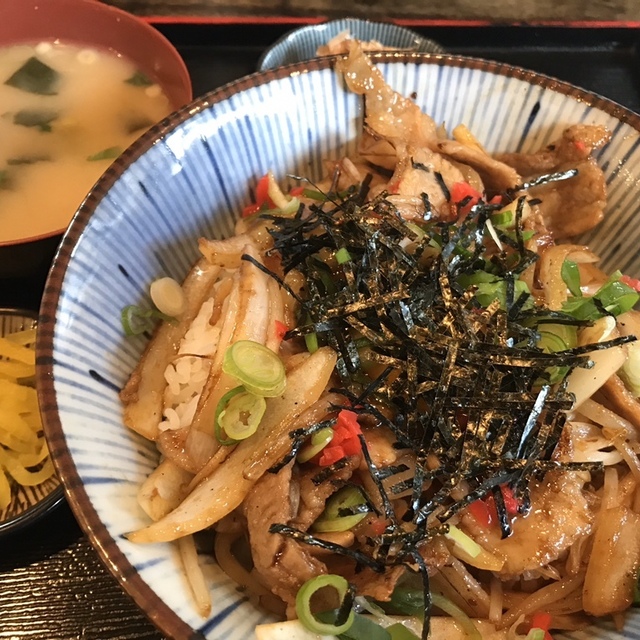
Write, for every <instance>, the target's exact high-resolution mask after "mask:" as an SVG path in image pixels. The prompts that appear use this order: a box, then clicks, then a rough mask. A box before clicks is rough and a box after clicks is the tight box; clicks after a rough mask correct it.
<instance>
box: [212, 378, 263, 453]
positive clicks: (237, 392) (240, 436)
mask: <svg viewBox="0 0 640 640" xmlns="http://www.w3.org/2000/svg"><path fill="white" fill-rule="evenodd" d="M266 408H267V403H266V401H265V399H264V398H263V397H262V396H257V395H255V394H254V393H250V392H249V391H247V390H246V389H245V388H244V387H243V386H239V387H236V388H235V389H232V390H231V391H229V392H227V393H225V394H224V395H223V396H222V398H220V402H219V403H218V406H217V407H216V417H215V421H216V424H215V433H216V438H217V439H218V441H219V442H220V444H223V445H229V444H235V443H236V442H239V441H240V440H245V439H246V438H248V437H250V436H252V435H253V434H254V433H255V432H256V430H257V428H258V426H259V425H260V421H261V420H262V416H263V415H264V412H265V410H266ZM223 432H224V433H225V434H226V435H227V436H228V438H225V437H224V436H223V435H222V433H223Z"/></svg>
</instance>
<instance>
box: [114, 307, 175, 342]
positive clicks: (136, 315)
mask: <svg viewBox="0 0 640 640" xmlns="http://www.w3.org/2000/svg"><path fill="white" fill-rule="evenodd" d="M120 320H121V322H122V328H123V329H124V332H125V334H126V335H128V336H137V335H140V334H141V333H144V332H145V331H151V330H152V329H153V327H154V322H153V320H167V321H169V322H172V321H173V320H174V319H173V318H171V317H169V316H167V315H165V314H164V313H162V312H161V311H158V310H157V309H143V308H142V307H139V306H138V305H135V304H130V305H127V306H126V307H124V309H122V311H121V313H120Z"/></svg>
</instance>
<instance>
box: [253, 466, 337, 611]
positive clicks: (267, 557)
mask: <svg viewBox="0 0 640 640" xmlns="http://www.w3.org/2000/svg"><path fill="white" fill-rule="evenodd" d="M292 469H293V464H292V463H291V464H288V465H287V466H285V467H283V468H282V469H281V470H280V471H279V472H278V473H275V474H273V473H266V474H265V475H264V476H262V478H261V479H260V480H259V481H258V482H257V483H256V485H255V486H254V487H253V489H252V490H251V491H250V492H249V494H248V495H247V497H246V499H245V501H244V503H243V511H244V514H245V517H246V519H247V529H248V531H249V542H250V545H251V555H252V557H253V562H254V567H255V570H256V572H257V573H258V574H259V575H260V577H261V578H262V582H263V583H264V584H266V585H269V588H270V589H271V591H273V593H274V594H275V595H277V596H278V597H279V598H282V600H283V601H284V602H285V603H286V604H287V605H289V606H290V607H291V606H292V605H293V604H294V603H295V599H296V594H297V592H298V589H300V587H301V586H302V585H303V584H304V583H305V582H306V581H307V580H309V579H310V578H313V577H314V576H317V575H320V574H321V573H326V567H325V565H324V564H323V563H322V562H320V561H319V560H317V559H316V558H314V557H313V556H312V555H311V554H310V553H308V552H307V550H306V549H305V548H304V546H303V545H301V544H300V543H298V542H296V541H295V540H293V539H291V538H287V537H285V536H281V535H279V534H274V533H269V527H271V525H272V524H279V523H287V522H289V521H290V520H291V519H292V517H294V515H295V512H296V510H297V505H295V504H294V502H296V501H297V500H292V493H293V494H294V495H295V496H297V492H298V487H297V486H295V483H296V481H295V480H294V479H293V477H292ZM292 485H294V486H292Z"/></svg>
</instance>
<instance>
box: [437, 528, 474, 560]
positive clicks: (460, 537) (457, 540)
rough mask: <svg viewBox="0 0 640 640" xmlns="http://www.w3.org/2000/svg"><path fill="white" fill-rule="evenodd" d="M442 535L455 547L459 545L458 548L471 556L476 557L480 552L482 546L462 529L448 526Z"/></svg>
mask: <svg viewBox="0 0 640 640" xmlns="http://www.w3.org/2000/svg"><path fill="white" fill-rule="evenodd" d="M444 537H445V538H447V539H449V540H451V541H452V542H453V544H454V545H455V546H456V547H460V549H462V550H463V551H464V552H465V553H466V554H467V555H470V556H471V557H472V558H477V557H478V556H479V555H480V554H481V553H482V547H481V546H480V545H479V544H478V543H477V542H476V541H475V540H474V539H473V538H470V537H469V536H468V535H467V534H466V533H465V532H464V531H462V530H460V529H458V527H456V526H454V525H450V526H449V531H447V533H445V534H444Z"/></svg>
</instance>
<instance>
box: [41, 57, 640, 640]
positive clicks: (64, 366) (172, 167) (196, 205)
mask: <svg viewBox="0 0 640 640" xmlns="http://www.w3.org/2000/svg"><path fill="white" fill-rule="evenodd" d="M374 60H375V61H376V62H377V64H378V65H379V66H380V68H381V70H382V72H383V73H384V75H385V77H386V78H387V80H388V81H389V83H390V84H391V85H392V86H393V87H394V88H395V89H397V90H398V91H400V92H401V93H402V94H404V95H407V96H408V95H411V94H414V93H415V95H416V96H417V97H416V100H417V103H418V104H419V105H420V106H421V107H422V108H424V109H425V110H426V111H427V112H428V113H430V114H432V115H433V116H434V118H435V120H436V121H437V122H446V123H447V125H448V126H454V125H456V124H458V123H466V124H467V125H468V127H469V128H470V129H471V131H472V132H473V133H474V134H475V135H476V136H477V138H478V139H479V140H480V142H481V143H482V144H483V145H484V146H485V147H486V148H488V149H489V150H491V151H506V150H518V151H530V150H533V149H537V148H539V147H540V146H542V145H545V144H547V143H548V142H550V141H551V140H553V139H554V138H556V137H558V136H559V135H560V133H561V131H562V130H563V129H564V128H565V127H566V126H567V125H569V124H572V123H577V122H583V123H597V124H603V125H606V126H607V127H608V128H609V129H610V130H611V131H612V134H613V137H612V140H611V142H610V143H609V144H608V145H607V146H606V147H605V148H604V149H602V150H600V151H599V152H598V153H597V159H598V162H599V163H600V165H601V166H602V167H603V169H604V172H605V175H606V179H607V184H608V189H609V201H608V212H607V217H606V219H605V221H604V223H603V224H602V225H601V226H600V227H599V228H598V229H597V230H596V231H594V232H592V233H590V234H589V236H588V237H586V238H584V239H583V240H584V241H585V242H588V243H589V244H590V245H591V248H592V249H593V250H594V251H595V252H596V253H597V254H600V255H601V256H602V258H603V263H604V268H605V269H608V270H612V269H616V268H619V269H621V270H622V271H623V272H625V273H627V274H629V275H631V276H634V277H639V276H640V253H639V252H638V246H640V224H638V222H640V198H639V197H638V189H639V185H640V117H639V116H637V115H635V114H633V113H631V112H629V111H627V110H625V109H624V108H622V107H620V106H618V105H616V104H614V103H612V102H610V101H608V100H606V99H604V98H602V97H599V96H596V95H593V94H590V93H587V92H585V91H582V90H581V89H578V88H576V87H573V86H570V85H568V84H564V83H562V82H559V81H556V80H553V79H551V78H548V77H544V76H540V75H537V74H535V73H532V72H529V71H524V70H522V69H518V68H514V67H510V66H507V65H504V64H498V63H493V62H487V61H481V60H474V59H469V58H462V57H449V56H442V57H441V56H437V57H435V58H434V57H430V56H421V55H418V54H405V55H401V54H376V55H374ZM333 63H334V61H333V59H332V58H323V59H317V60H314V61H311V62H309V63H303V64H299V65H297V66H291V67H287V68H281V69H278V70H275V71H270V72H267V73H264V74H256V75H253V76H250V77H248V78H245V79H241V80H239V81H238V82H235V83H232V84H230V85H227V86H225V87H223V88H221V89H219V90H217V91H214V92H212V93H210V94H208V95H205V96H204V97H202V98H200V99H198V100H196V101H195V102H193V103H192V104H191V105H189V106H188V107H186V108H184V109H183V110H181V111H179V112H178V113H176V114H174V115H173V116H171V117H170V118H169V119H168V120H166V121H164V122H163V123H161V124H159V125H158V126H156V127H155V128H153V129H152V130H151V131H150V132H149V133H147V134H146V135H145V136H143V137H142V138H141V139H140V141H138V142H137V143H136V144H135V145H134V146H132V147H131V148H130V149H129V150H127V151H126V152H125V154H124V155H123V156H122V157H120V158H119V159H118V160H116V161H115V163H114V164H113V165H112V167H111V168H110V169H109V170H108V171H107V172H106V174H105V175H104V176H103V178H102V179H101V180H100V182H99V183H98V184H97V185H96V187H95V188H94V189H93V191H92V192H91V193H90V195H89V196H88V197H87V199H86V201H85V202H84V203H83V205H82V206H81V207H80V209H79V210H78V212H77V214H76V216H75V218H74V220H73V222H72V224H71V226H70V228H69V229H68V231H67V233H66V234H65V236H64V239H63V241H62V244H61V247H60V250H59V252H58V254H57V256H56V259H55V262H54V266H53V269H52V271H51V274H50V276H49V280H48V283H47V287H46V293H45V296H44V300H43V304H42V308H41V316H40V332H39V337H38V345H37V349H38V362H39V369H38V381H37V382H38V388H39V393H40V400H41V406H42V409H43V412H44V421H45V426H46V434H47V438H48V440H49V444H50V448H51V452H52V454H53V456H54V459H55V463H56V466H57V470H58V472H59V475H60V477H61V479H62V482H63V484H64V488H65V492H66V495H67V497H68V500H69V503H70V504H71V506H72V508H73V510H74V512H75V515H76V516H77V519H78V521H79V522H80V524H81V526H82V527H83V528H84V530H85V531H86V533H87V535H88V537H89V538H90V539H91V541H92V543H93V544H94V546H95V548H96V549H97V551H98V553H99V554H100V555H101V556H102V558H103V560H104V561H105V563H106V565H107V566H108V567H109V568H110V569H111V570H112V571H113V573H114V575H115V576H116V577H117V579H118V580H119V581H120V582H121V584H122V586H123V588H124V589H125V590H126V591H127V592H128V593H129V594H130V595H131V596H132V597H133V599H134V600H135V601H136V602H137V603H138V605H139V606H140V608H141V609H142V610H143V611H145V612H146V613H147V615H148V616H149V617H150V619H151V620H153V621H154V622H155V623H156V624H157V626H158V627H159V628H160V629H161V630H162V632H163V633H164V634H166V635H167V636H169V637H172V638H187V637H193V638H203V637H204V638H208V639H209V640H218V639H220V638H225V639H226V640H242V639H246V638H251V637H252V635H253V629H254V626H255V625H256V624H257V623H260V622H265V621H266V620H267V619H268V617H267V616H266V615H265V613H264V612H263V611H260V610H258V609H256V608H255V607H254V606H253V605H252V604H250V603H249V602H248V601H247V599H246V597H244V596H243V595H242V594H241V593H239V592H238V591H237V590H236V589H235V587H234V585H233V584H232V583H231V582H230V581H229V579H228V578H226V577H225V576H224V575H223V574H222V573H221V572H220V571H219V570H218V568H217V567H216V565H215V564H214V563H213V561H212V560H210V559H209V558H208V557H206V556H204V557H203V562H204V563H205V566H206V573H207V579H208V582H209V585H210V588H211V592H212V601H213V612H212V613H211V615H210V616H209V617H208V618H207V619H202V618H201V617H200V616H199V615H198V613H197V612H196V610H195V608H194V606H193V604H192V602H191V598H190V595H189V592H188V588H187V586H186V583H185V580H184V577H183V575H182V572H181V567H180V563H179V560H178V557H177V553H176V551H175V549H174V548H173V547H172V546H170V545H168V544H157V545H134V544H132V543H130V542H128V541H127V540H126V539H125V538H124V537H123V535H124V534H125V533H126V532H129V531H131V530H134V529H137V528H139V527H141V526H142V525H143V524H145V522H146V519H145V516H144V515H143V514H142V513H141V511H140V510H139V508H138V506H137V503H136V493H137V491H138V487H139V486H140V484H141V482H142V481H143V480H144V479H145V477H146V476H147V474H148V473H149V472H150V471H151V470H152V469H153V468H154V467H155V465H156V462H157V458H158V454H157V452H156V450H155V446H154V445H153V444H151V443H149V442H147V441H145V440H144V439H143V438H141V437H139V436H137V435H136V434H134V433H132V432H130V431H128V430H127V429H126V428H125V427H124V426H123V422H122V409H121V405H120V401H119V399H118V391H119V390H120V389H121V388H122V386H123V385H124V383H125V381H126V380H127V378H128V376H129V374H130V372H131V370H132V369H133V368H134V366H135V364H136V362H137V360H138V358H139V357H140V354H141V352H142V350H143V349H144V346H145V338H144V337H137V338H133V339H131V338H125V336H124V335H123V331H122V328H121V326H120V311H121V309H122V308H123V307H124V306H126V305H129V304H132V303H138V304H146V303H148V302H149V301H148V299H147V293H146V291H147V285H148V283H149V282H151V281H152V280H153V279H155V278H157V277H158V276H161V275H169V276H173V277H174V278H178V279H180V278H182V277H183V276H184V275H185V274H186V273H187V271H188V269H189V267H190V265H191V264H192V263H193V262H194V261H195V260H196V256H197V245H196V240H197V238H198V237H199V236H201V235H203V236H212V237H221V236H224V235H226V234H229V233H230V232H231V231H232V229H233V222H234V219H235V218H236V216H237V215H238V212H239V211H241V210H242V208H243V206H244V205H246V204H248V203H249V202H250V189H251V188H252V187H254V186H255V184H256V181H257V180H258V178H259V177H260V176H262V175H263V174H264V173H265V172H266V171H267V170H269V169H272V170H273V171H274V172H275V174H276V175H277V176H281V177H282V176H285V175H286V174H298V175H303V176H308V177H310V178H311V179H314V178H317V177H319V175H320V174H321V172H322V161H323V159H325V158H328V157H336V156H338V155H340V154H345V153H347V154H349V153H353V151H354V150H355V148H356V144H357V139H358V135H359V132H360V130H361V125H362V117H363V109H362V102H361V99H360V97H358V96H356V95H353V94H351V93H348V92H346V90H345V87H344V83H343V82H342V81H341V79H340V78H339V77H338V76H337V75H336V73H335V72H334V70H333V68H332V65H333ZM194 632H195V635H194ZM567 637H571V638H587V637H589V638H599V639H604V638H606V639H609V640H613V639H622V638H623V637H624V638H635V639H636V640H640V611H636V610H634V611H632V612H631V613H630V614H629V616H628V621H627V625H626V627H625V630H624V633H621V632H618V631H615V630H614V628H613V626H612V625H610V624H602V625H600V626H598V627H593V628H590V629H588V630H586V631H581V632H576V633H573V634H569V635H568V636H567Z"/></svg>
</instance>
